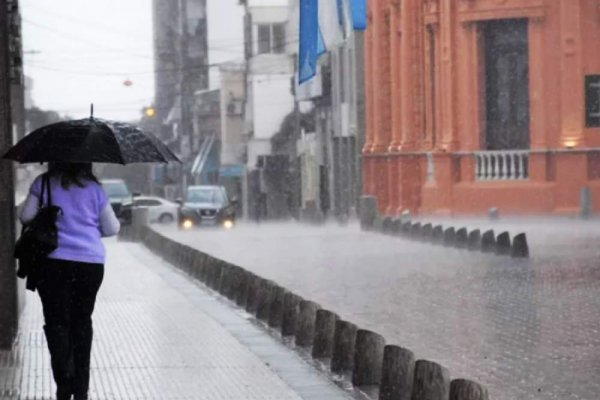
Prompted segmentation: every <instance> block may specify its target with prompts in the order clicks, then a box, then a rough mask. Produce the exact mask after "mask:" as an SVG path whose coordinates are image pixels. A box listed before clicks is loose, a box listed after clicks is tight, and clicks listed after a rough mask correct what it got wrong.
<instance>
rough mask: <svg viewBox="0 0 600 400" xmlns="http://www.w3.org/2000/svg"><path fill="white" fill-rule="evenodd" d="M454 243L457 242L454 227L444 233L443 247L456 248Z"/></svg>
mask: <svg viewBox="0 0 600 400" xmlns="http://www.w3.org/2000/svg"><path fill="white" fill-rule="evenodd" d="M454 242H456V231H455V230H454V228H453V227H450V228H447V229H446V230H445V231H444V240H443V242H442V243H443V245H444V246H446V247H451V246H454Z"/></svg>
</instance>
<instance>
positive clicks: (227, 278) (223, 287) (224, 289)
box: [217, 260, 231, 297]
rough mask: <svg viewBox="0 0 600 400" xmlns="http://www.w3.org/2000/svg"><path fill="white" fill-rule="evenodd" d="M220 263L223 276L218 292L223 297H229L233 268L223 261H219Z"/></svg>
mask: <svg viewBox="0 0 600 400" xmlns="http://www.w3.org/2000/svg"><path fill="white" fill-rule="evenodd" d="M218 263H219V266H220V267H221V276H220V279H219V283H218V287H217V290H218V291H219V293H221V294H222V295H223V296H225V297H228V294H229V290H230V289H229V288H230V285H231V268H230V267H229V265H228V264H227V263H224V262H223V261H221V260H219V261H218Z"/></svg>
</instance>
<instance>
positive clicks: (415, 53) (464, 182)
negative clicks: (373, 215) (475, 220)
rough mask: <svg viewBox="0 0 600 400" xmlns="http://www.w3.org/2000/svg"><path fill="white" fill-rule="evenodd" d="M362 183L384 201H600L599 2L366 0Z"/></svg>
mask: <svg viewBox="0 0 600 400" xmlns="http://www.w3.org/2000/svg"><path fill="white" fill-rule="evenodd" d="M369 20H370V24H369V27H368V30H367V34H366V55H365V62H366V74H365V80H366V99H367V135H366V142H365V145H364V147H363V169H362V170H363V179H364V193H366V194H370V195H375V196H376V197H377V198H378V201H379V207H380V211H381V212H384V213H386V214H388V215H395V214H398V213H400V212H402V211H404V210H410V211H411V212H414V213H424V214H438V213H439V214H447V215H448V214H480V213H484V212H486V211H487V210H488V209H489V208H491V207H497V208H498V209H499V210H500V211H501V212H505V213H508V214H523V213H544V214H548V213H553V214H575V213H578V212H580V210H581V208H582V205H581V201H580V199H581V192H582V189H584V188H586V189H587V191H588V192H587V193H591V198H592V199H593V201H592V204H591V208H592V209H593V210H595V211H600V53H598V52H597V51H595V49H596V48H597V43H598V41H599V40H600V4H599V3H598V1H596V0H504V1H494V0H403V1H394V0H372V1H369Z"/></svg>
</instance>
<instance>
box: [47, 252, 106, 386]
mask: <svg viewBox="0 0 600 400" xmlns="http://www.w3.org/2000/svg"><path fill="white" fill-rule="evenodd" d="M103 277H104V265H102V264H89V263H81V262H74V261H63V260H48V262H47V263H46V265H44V266H43V267H42V268H41V271H40V275H39V280H38V286H37V289H38V292H39V294H40V298H41V300H42V306H43V309H44V320H45V322H46V325H45V326H44V332H45V334H46V340H47V342H48V349H49V350H50V359H51V364H52V373H53V375H54V380H55V381H56V385H57V387H58V390H59V392H60V391H62V392H63V393H64V392H70V393H73V394H74V395H75V398H87V397H86V396H87V392H88V388H89V381H90V354H91V351H92V337H93V328H92V312H93V311H94V304H95V303H96V294H97V293H98V289H100V285H101V283H102V279H103Z"/></svg>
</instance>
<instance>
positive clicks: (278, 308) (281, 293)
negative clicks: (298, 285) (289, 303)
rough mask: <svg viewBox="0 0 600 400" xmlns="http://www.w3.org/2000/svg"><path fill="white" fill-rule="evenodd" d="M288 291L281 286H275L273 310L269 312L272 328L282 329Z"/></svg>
mask: <svg viewBox="0 0 600 400" xmlns="http://www.w3.org/2000/svg"><path fill="white" fill-rule="evenodd" d="M286 293H287V290H285V289H284V288H282V287H281V286H277V285H275V287H274V288H273V294H272V295H273V297H272V299H271V309H270V310H269V326H270V327H271V328H281V322H282V320H283V302H284V300H285V295H286Z"/></svg>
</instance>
